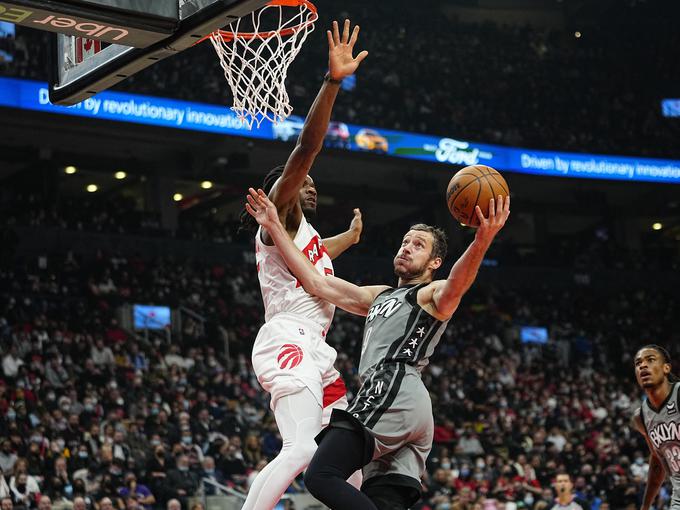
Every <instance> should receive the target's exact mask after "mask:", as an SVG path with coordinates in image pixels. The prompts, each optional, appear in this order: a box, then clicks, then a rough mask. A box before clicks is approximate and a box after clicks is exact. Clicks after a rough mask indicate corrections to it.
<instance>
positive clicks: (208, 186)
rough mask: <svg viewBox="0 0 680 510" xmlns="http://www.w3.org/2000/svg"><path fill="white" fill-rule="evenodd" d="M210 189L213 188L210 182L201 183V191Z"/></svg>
mask: <svg viewBox="0 0 680 510" xmlns="http://www.w3.org/2000/svg"><path fill="white" fill-rule="evenodd" d="M212 187H213V183H212V182H210V181H203V182H202V183H201V188H203V189H210V188H212Z"/></svg>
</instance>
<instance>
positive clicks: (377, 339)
mask: <svg viewBox="0 0 680 510" xmlns="http://www.w3.org/2000/svg"><path fill="white" fill-rule="evenodd" d="M423 286H424V285H423V284H421V285H416V286H404V287H399V288H396V289H390V290H387V291H385V292H383V293H382V294H380V295H379V296H378V297H377V298H376V299H375V301H374V302H373V305H372V306H371V308H370V310H369V311H368V315H367V316H366V326H365V327H364V343H363V345H362V348H361V361H360V363H359V374H361V375H362V376H363V375H364V374H366V372H367V371H368V370H370V369H371V368H372V367H375V366H376V365H377V364H378V363H380V362H395V361H397V362H402V363H407V364H409V365H413V366H415V367H417V368H418V369H420V370H422V368H423V367H424V366H425V365H427V363H428V358H429V357H430V356H431V355H432V353H433V352H434V349H435V347H436V346H437V344H438V343H439V339H440V338H441V336H442V333H443V332H444V330H445V329H446V325H447V323H448V322H442V321H440V320H438V319H435V318H434V317H432V316H431V315H430V314H428V313H427V312H426V311H425V310H423V309H422V308H421V307H420V305H418V303H417V302H416V295H417V293H418V290H419V289H421V288H422V287H423Z"/></svg>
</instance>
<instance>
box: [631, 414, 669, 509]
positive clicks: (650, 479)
mask: <svg viewBox="0 0 680 510" xmlns="http://www.w3.org/2000/svg"><path fill="white" fill-rule="evenodd" d="M641 412H642V410H641V409H640V408H638V409H636V410H635V412H634V413H633V418H632V422H633V427H634V428H635V429H636V430H637V431H638V432H639V433H640V434H642V437H644V438H645V441H646V442H647V447H648V448H649V471H648V472H647V486H646V487H645V495H644V497H643V498H642V506H641V507H640V508H641V510H649V509H650V508H651V507H652V506H653V503H654V500H655V499H656V497H657V495H658V494H659V490H660V489H661V486H662V485H663V482H664V480H665V479H666V469H665V468H664V466H663V462H661V459H659V457H658V456H657V455H656V453H654V447H653V446H652V444H651V442H650V440H649V436H648V435H647V431H646V430H645V426H644V424H643V423H642V417H641V416H640V413H641Z"/></svg>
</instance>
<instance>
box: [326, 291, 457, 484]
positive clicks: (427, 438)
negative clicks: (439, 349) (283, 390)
mask: <svg viewBox="0 0 680 510" xmlns="http://www.w3.org/2000/svg"><path fill="white" fill-rule="evenodd" d="M423 285H426V284H421V285H416V286H413V285H409V286H404V287H399V288H396V289H389V290H386V291H385V292H383V293H382V294H380V295H379V296H378V297H377V298H376V299H375V301H374V302H373V305H372V306H371V308H370V310H369V312H368V315H367V317H366V326H365V328H364V343H363V346H362V355H361V362H360V364H359V373H360V375H361V377H362V382H363V384H362V386H361V389H360V390H359V392H358V393H357V396H356V397H355V398H354V400H353V401H352V403H351V405H350V407H349V408H348V409H347V413H349V414H350V415H351V416H352V417H353V418H354V419H355V420H357V421H358V422H360V423H361V425H363V427H364V428H365V430H367V431H368V433H370V435H371V436H372V438H373V440H374V445H373V446H374V448H373V451H372V452H370V453H369V460H371V459H372V462H370V463H369V464H368V465H367V466H365V468H364V483H365V484H366V483H369V481H371V480H372V479H373V481H379V480H391V481H392V482H394V483H398V484H400V485H406V486H410V487H413V488H414V489H416V490H420V477H421V475H422V472H423V471H424V469H425V461H426V460H427V456H428V455H429V453H430V450H431V449H432V436H433V430H434V423H433V419H432V404H431V402H430V395H429V393H428V391H427V389H426V388H425V385H424V384H423V381H422V380H421V377H420V370H422V368H423V367H424V366H425V365H426V364H427V360H428V358H429V356H431V355H432V352H433V351H434V349H435V347H436V346H437V343H438V342H439V339H440V338H441V336H442V333H443V332H444V329H446V325H447V323H448V321H440V320H438V319H436V318H434V317H433V316H431V315H430V314H428V313H427V312H426V311H425V310H423V309H422V308H421V307H420V305H418V303H417V293H418V290H419V289H420V288H422V287H423ZM331 424H332V425H333V423H331ZM379 477H382V478H379ZM385 477H387V478H385Z"/></svg>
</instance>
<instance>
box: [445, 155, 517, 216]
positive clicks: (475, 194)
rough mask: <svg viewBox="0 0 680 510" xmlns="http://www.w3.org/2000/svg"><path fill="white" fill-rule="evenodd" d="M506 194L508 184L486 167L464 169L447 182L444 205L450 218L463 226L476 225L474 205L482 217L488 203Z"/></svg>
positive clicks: (507, 193)
mask: <svg viewBox="0 0 680 510" xmlns="http://www.w3.org/2000/svg"><path fill="white" fill-rule="evenodd" d="M509 194H510V188H508V183H506V182H505V179H503V176H502V175H501V174H499V173H498V172H497V171H496V170H494V169H493V168H491V167H490V166H485V165H473V166H466V167H465V168H463V169H462V170H460V171H458V172H457V173H456V175H454V176H453V177H452V178H451V180H450V181H449V186H448V187H447V189H446V204H447V206H448V207H449V211H450V212H451V214H452V215H453V217H454V218H455V219H456V220H457V221H458V222H460V223H462V224H463V225H468V226H470V227H477V226H479V219H478V218H477V214H476V213H475V206H477V205H478V206H479V207H480V208H481V209H482V214H484V216H487V215H488V214H489V200H491V199H492V198H496V197H498V195H502V196H503V197H507V196H508V195H509Z"/></svg>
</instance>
